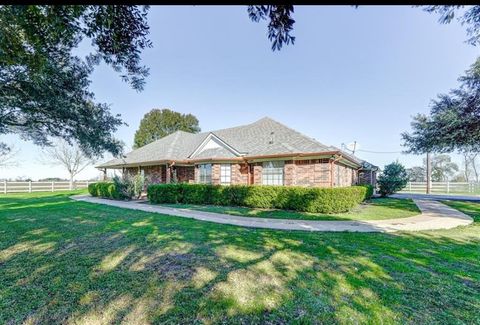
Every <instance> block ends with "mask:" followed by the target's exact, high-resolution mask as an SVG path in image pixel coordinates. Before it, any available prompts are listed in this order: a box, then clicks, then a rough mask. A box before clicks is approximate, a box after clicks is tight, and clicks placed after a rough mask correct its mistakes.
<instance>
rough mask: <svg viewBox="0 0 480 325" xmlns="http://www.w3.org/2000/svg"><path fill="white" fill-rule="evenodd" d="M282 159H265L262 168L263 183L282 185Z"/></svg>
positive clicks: (283, 163) (283, 164)
mask: <svg viewBox="0 0 480 325" xmlns="http://www.w3.org/2000/svg"><path fill="white" fill-rule="evenodd" d="M284 166H285V162H284V161H265V162H264V163H263V169H262V184H263V185H283V167H284Z"/></svg>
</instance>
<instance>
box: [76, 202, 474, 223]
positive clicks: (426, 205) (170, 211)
mask: <svg viewBox="0 0 480 325" xmlns="http://www.w3.org/2000/svg"><path fill="white" fill-rule="evenodd" d="M71 198H72V199H74V200H77V201H83V202H90V203H98V204H105V205H110V206H115V207H119V208H125V209H133V210H140V211H146V212H154V213H161V214H167V215H172V216H178V217H183V218H192V219H196V220H202V221H210V222H215V223H222V224H228V225H235V226H243V227H253V228H267V229H281V230H306V231H352V232H395V231H418V230H434V229H450V228H455V227H458V226H466V225H469V224H470V223H472V222H473V219H472V218H470V217H469V216H467V215H465V214H463V213H462V212H460V211H458V210H455V209H452V208H450V207H448V206H446V205H445V204H442V203H440V202H436V201H429V200H415V203H416V204H417V206H418V207H419V209H420V210H421V211H422V213H421V214H419V215H417V216H414V217H409V218H401V219H389V220H367V221H309V220H292V219H272V218H252V217H240V216H232V215H228V214H220V213H211V212H204V211H195V210H189V209H176V208H169V207H163V206H159V205H151V204H148V203H145V202H141V201H114V200H107V199H100V198H96V197H91V196H89V195H75V196H72V197H71Z"/></svg>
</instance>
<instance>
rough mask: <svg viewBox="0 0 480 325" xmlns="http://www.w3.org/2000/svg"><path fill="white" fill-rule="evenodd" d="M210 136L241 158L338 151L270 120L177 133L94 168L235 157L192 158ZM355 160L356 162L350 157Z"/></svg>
mask: <svg viewBox="0 0 480 325" xmlns="http://www.w3.org/2000/svg"><path fill="white" fill-rule="evenodd" d="M209 134H213V135H215V136H216V137H218V138H219V139H221V140H222V141H224V142H225V143H227V144H228V145H229V146H231V147H233V148H234V149H235V150H236V151H238V152H240V153H242V155H245V156H264V155H275V154H279V155H281V154H289V153H319V152H331V151H338V148H335V147H331V146H326V145H324V144H322V143H320V142H318V141H316V140H315V139H312V138H310V137H307V136H305V135H303V134H301V133H300V132H298V131H295V130H293V129H291V128H289V127H287V126H285V125H283V124H281V123H279V122H277V121H274V120H272V119H271V118H268V117H265V118H262V119H260V120H258V121H256V122H254V123H251V124H247V125H242V126H237V127H232V128H228V129H221V130H217V131H212V132H202V133H197V134H193V133H188V132H183V131H177V132H175V133H173V134H170V135H168V136H166V137H164V138H161V139H159V140H157V141H155V142H152V143H150V144H148V145H146V146H143V147H141V148H139V149H136V150H133V151H131V152H130V153H128V154H127V155H126V156H125V157H124V158H120V159H113V160H111V161H109V162H106V163H104V164H102V165H99V166H97V167H114V166H121V165H130V164H140V163H148V162H157V161H171V160H187V159H192V158H195V159H199V158H202V159H203V158H229V157H235V155H234V154H232V152H230V151H229V150H226V149H224V148H213V149H206V150H204V151H201V152H200V153H197V154H196V155H195V157H192V154H193V153H194V151H195V150H196V149H197V148H198V147H199V146H200V145H201V144H202V142H204V141H205V139H206V138H207V137H208V136H209ZM354 158H355V161H358V162H360V161H361V160H359V159H358V158H356V157H354Z"/></svg>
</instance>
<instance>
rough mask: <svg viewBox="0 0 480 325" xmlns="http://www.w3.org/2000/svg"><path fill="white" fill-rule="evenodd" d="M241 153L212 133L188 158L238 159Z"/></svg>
mask: <svg viewBox="0 0 480 325" xmlns="http://www.w3.org/2000/svg"><path fill="white" fill-rule="evenodd" d="M241 155H242V153H241V152H239V151H238V150H236V149H235V148H234V147H232V146H231V145H229V144H228V143H226V142H225V141H223V140H222V139H220V138H219V137H218V136H216V135H215V134H213V133H209V134H208V135H207V137H206V138H205V139H204V140H203V141H202V143H200V145H199V146H198V147H197V148H196V149H195V151H193V152H192V153H191V154H190V155H189V156H188V158H199V157H202V158H227V157H239V156H241Z"/></svg>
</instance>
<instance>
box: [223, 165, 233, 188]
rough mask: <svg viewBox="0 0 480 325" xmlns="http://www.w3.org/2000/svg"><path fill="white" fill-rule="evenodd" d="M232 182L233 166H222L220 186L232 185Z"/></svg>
mask: <svg viewBox="0 0 480 325" xmlns="http://www.w3.org/2000/svg"><path fill="white" fill-rule="evenodd" d="M231 180H232V166H231V165H230V164H221V165H220V184H222V185H230V183H231Z"/></svg>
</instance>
